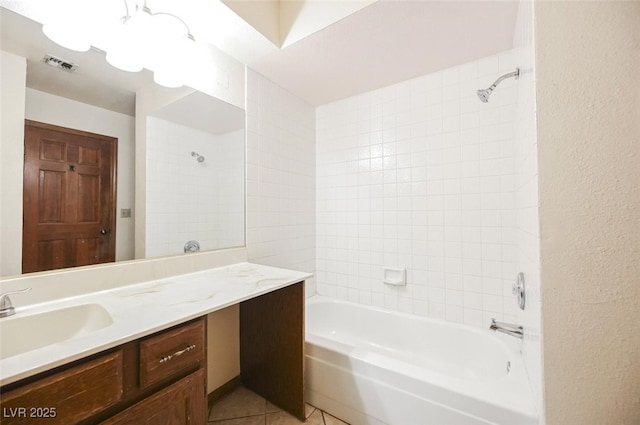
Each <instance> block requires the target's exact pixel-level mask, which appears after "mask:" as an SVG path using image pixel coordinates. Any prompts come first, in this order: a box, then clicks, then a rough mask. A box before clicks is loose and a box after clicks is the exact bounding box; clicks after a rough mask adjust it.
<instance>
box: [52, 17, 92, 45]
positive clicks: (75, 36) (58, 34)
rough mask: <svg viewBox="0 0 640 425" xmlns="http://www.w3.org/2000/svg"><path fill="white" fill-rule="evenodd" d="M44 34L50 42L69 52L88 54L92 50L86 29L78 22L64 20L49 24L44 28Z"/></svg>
mask: <svg viewBox="0 0 640 425" xmlns="http://www.w3.org/2000/svg"><path fill="white" fill-rule="evenodd" d="M42 32H43V33H44V34H45V35H46V36H47V37H48V38H49V40H51V41H53V42H54V43H56V44H58V45H60V46H62V47H65V48H67V49H69V50H74V51H76V52H86V51H87V50H89V49H90V48H91V44H89V41H88V40H87V37H86V31H85V28H83V27H82V25H80V23H79V22H78V21H71V20H69V19H64V20H59V21H55V22H48V23H46V24H44V25H43V26H42Z"/></svg>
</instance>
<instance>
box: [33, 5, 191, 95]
mask: <svg viewBox="0 0 640 425" xmlns="http://www.w3.org/2000/svg"><path fill="white" fill-rule="evenodd" d="M123 2H124V6H125V15H124V16H122V17H121V18H120V19H118V20H117V21H113V22H111V23H110V24H107V25H105V24H104V22H102V23H99V22H87V20H85V19H83V18H76V19H75V20H74V21H70V20H69V19H65V20H64V21H65V23H61V22H62V21H61V22H60V23H56V24H55V25H54V24H49V23H47V24H45V25H44V26H43V29H42V30H43V32H44V33H45V35H46V36H47V37H49V39H51V40H52V41H54V42H56V43H58V44H60V45H62V46H64V47H67V48H69V49H72V50H76V51H86V50H89V48H90V47H91V44H92V42H96V41H97V42H98V44H102V45H103V47H101V48H103V50H105V51H106V59H107V62H109V64H111V65H112V66H114V67H116V68H118V69H121V70H123V71H128V72H138V71H140V70H142V68H147V69H149V70H152V71H153V73H154V81H155V82H156V83H157V84H160V85H162V86H165V87H180V86H182V85H183V84H184V73H185V70H189V69H192V68H193V64H194V62H195V57H196V50H197V49H196V41H195V38H194V36H193V34H191V31H190V29H189V26H188V25H187V24H186V22H184V21H183V20H182V19H181V18H180V17H178V16H176V15H174V14H172V13H168V12H152V11H151V9H150V8H149V7H148V6H147V2H146V0H142V2H141V3H138V4H136V5H135V10H133V12H132V13H130V10H129V5H128V4H127V0H123ZM72 15H73V14H71V13H70V12H69V13H67V15H66V16H67V17H68V16H72ZM75 16H77V14H75ZM79 22H82V23H83V25H84V26H85V27H86V28H93V29H96V28H101V29H102V31H101V32H104V34H100V33H97V31H94V32H96V33H95V34H93V35H94V38H93V40H90V41H86V40H87V37H86V35H85V32H86V31H81V27H80V24H79ZM100 40H102V43H101V42H100Z"/></svg>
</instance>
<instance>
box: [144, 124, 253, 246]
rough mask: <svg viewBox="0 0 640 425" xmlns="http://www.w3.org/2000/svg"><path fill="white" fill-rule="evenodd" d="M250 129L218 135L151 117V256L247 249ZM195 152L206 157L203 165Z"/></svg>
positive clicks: (148, 237) (148, 238)
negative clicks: (190, 247)
mask: <svg viewBox="0 0 640 425" xmlns="http://www.w3.org/2000/svg"><path fill="white" fill-rule="evenodd" d="M244 139H245V138H244V130H239V131H234V132H230V133H227V134H222V135H215V134H211V133H207V132H205V131H201V130H196V129H194V128H190V127H186V126H183V125H180V124H176V123H173V122H170V121H167V120H163V119H160V118H156V117H148V118H147V149H148V156H147V193H146V195H147V214H146V226H147V230H146V243H145V246H146V253H145V256H147V257H155V256H159V255H171V254H179V253H182V252H183V250H184V245H185V243H186V242H187V241H190V240H196V241H198V243H199V244H200V249H201V250H202V251H206V250H212V249H220V248H229V247H237V246H243V245H244V203H245V202H244V150H245V140H244ZM191 152H197V153H198V154H200V155H202V156H204V158H205V160H204V161H203V162H198V161H197V159H196V157H193V156H192V155H191Z"/></svg>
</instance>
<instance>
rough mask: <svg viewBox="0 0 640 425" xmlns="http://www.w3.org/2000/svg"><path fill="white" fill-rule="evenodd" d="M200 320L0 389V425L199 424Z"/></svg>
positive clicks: (202, 409) (202, 404) (202, 385)
mask: <svg viewBox="0 0 640 425" xmlns="http://www.w3.org/2000/svg"><path fill="white" fill-rule="evenodd" d="M205 325H206V320H205V318H204V317H203V318H199V319H197V320H195V321H191V322H188V323H185V324H182V325H178V326H176V327H173V328H171V329H169V330H166V331H162V332H159V333H156V334H153V335H151V336H147V337H145V338H141V339H139V340H136V341H132V342H129V343H127V344H124V345H122V346H120V347H117V348H115V349H111V350H107V351H106V352H104V353H100V354H97V355H94V356H91V357H89V358H87V359H83V360H79V361H77V362H73V363H71V364H70V365H65V366H61V367H59V368H56V369H54V370H52V371H49V372H45V373H44V374H40V375H36V376H34V377H31V378H27V379H25V380H24V381H21V382H18V383H16V384H11V385H8V386H5V387H3V388H2V389H1V390H0V397H1V398H0V405H1V409H0V423H1V424H2V425H5V424H6V425H14V424H16V425H17V424H38V423H42V424H64V425H69V424H111V425H115V424H119V425H120V424H131V425H134V424H136V425H138V424H167V425H183V424H184V425H204V424H205V423H206V409H207V408H206V401H205V400H206V380H205V376H206V329H205Z"/></svg>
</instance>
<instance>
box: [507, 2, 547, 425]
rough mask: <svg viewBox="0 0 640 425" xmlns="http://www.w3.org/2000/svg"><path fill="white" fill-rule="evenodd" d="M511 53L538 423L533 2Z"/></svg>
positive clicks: (521, 258) (530, 368)
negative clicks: (517, 71)
mask: <svg viewBox="0 0 640 425" xmlns="http://www.w3.org/2000/svg"><path fill="white" fill-rule="evenodd" d="M514 47H515V48H514V57H515V58H516V61H517V63H518V65H519V66H520V67H521V72H522V74H521V78H520V80H519V81H518V85H517V100H516V132H515V140H516V162H515V164H516V219H517V225H516V268H517V269H518V270H519V271H522V272H523V273H524V274H525V280H526V301H527V305H526V309H525V310H524V311H521V310H518V315H517V321H518V323H519V324H522V325H523V326H524V327H525V338H524V343H523V355H524V359H525V365H526V367H527V372H528V375H529V380H530V382H531V387H532V390H533V394H534V397H535V399H536V405H537V408H538V413H539V417H540V424H544V415H543V413H542V412H543V410H544V408H543V397H542V354H541V353H542V347H541V343H540V341H541V338H540V330H541V314H540V311H541V305H540V232H539V225H538V162H537V157H538V156H537V135H536V102H535V69H534V45H533V3H532V2H521V3H520V8H519V11H518V20H517V23H516V29H515V37H514Z"/></svg>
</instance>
